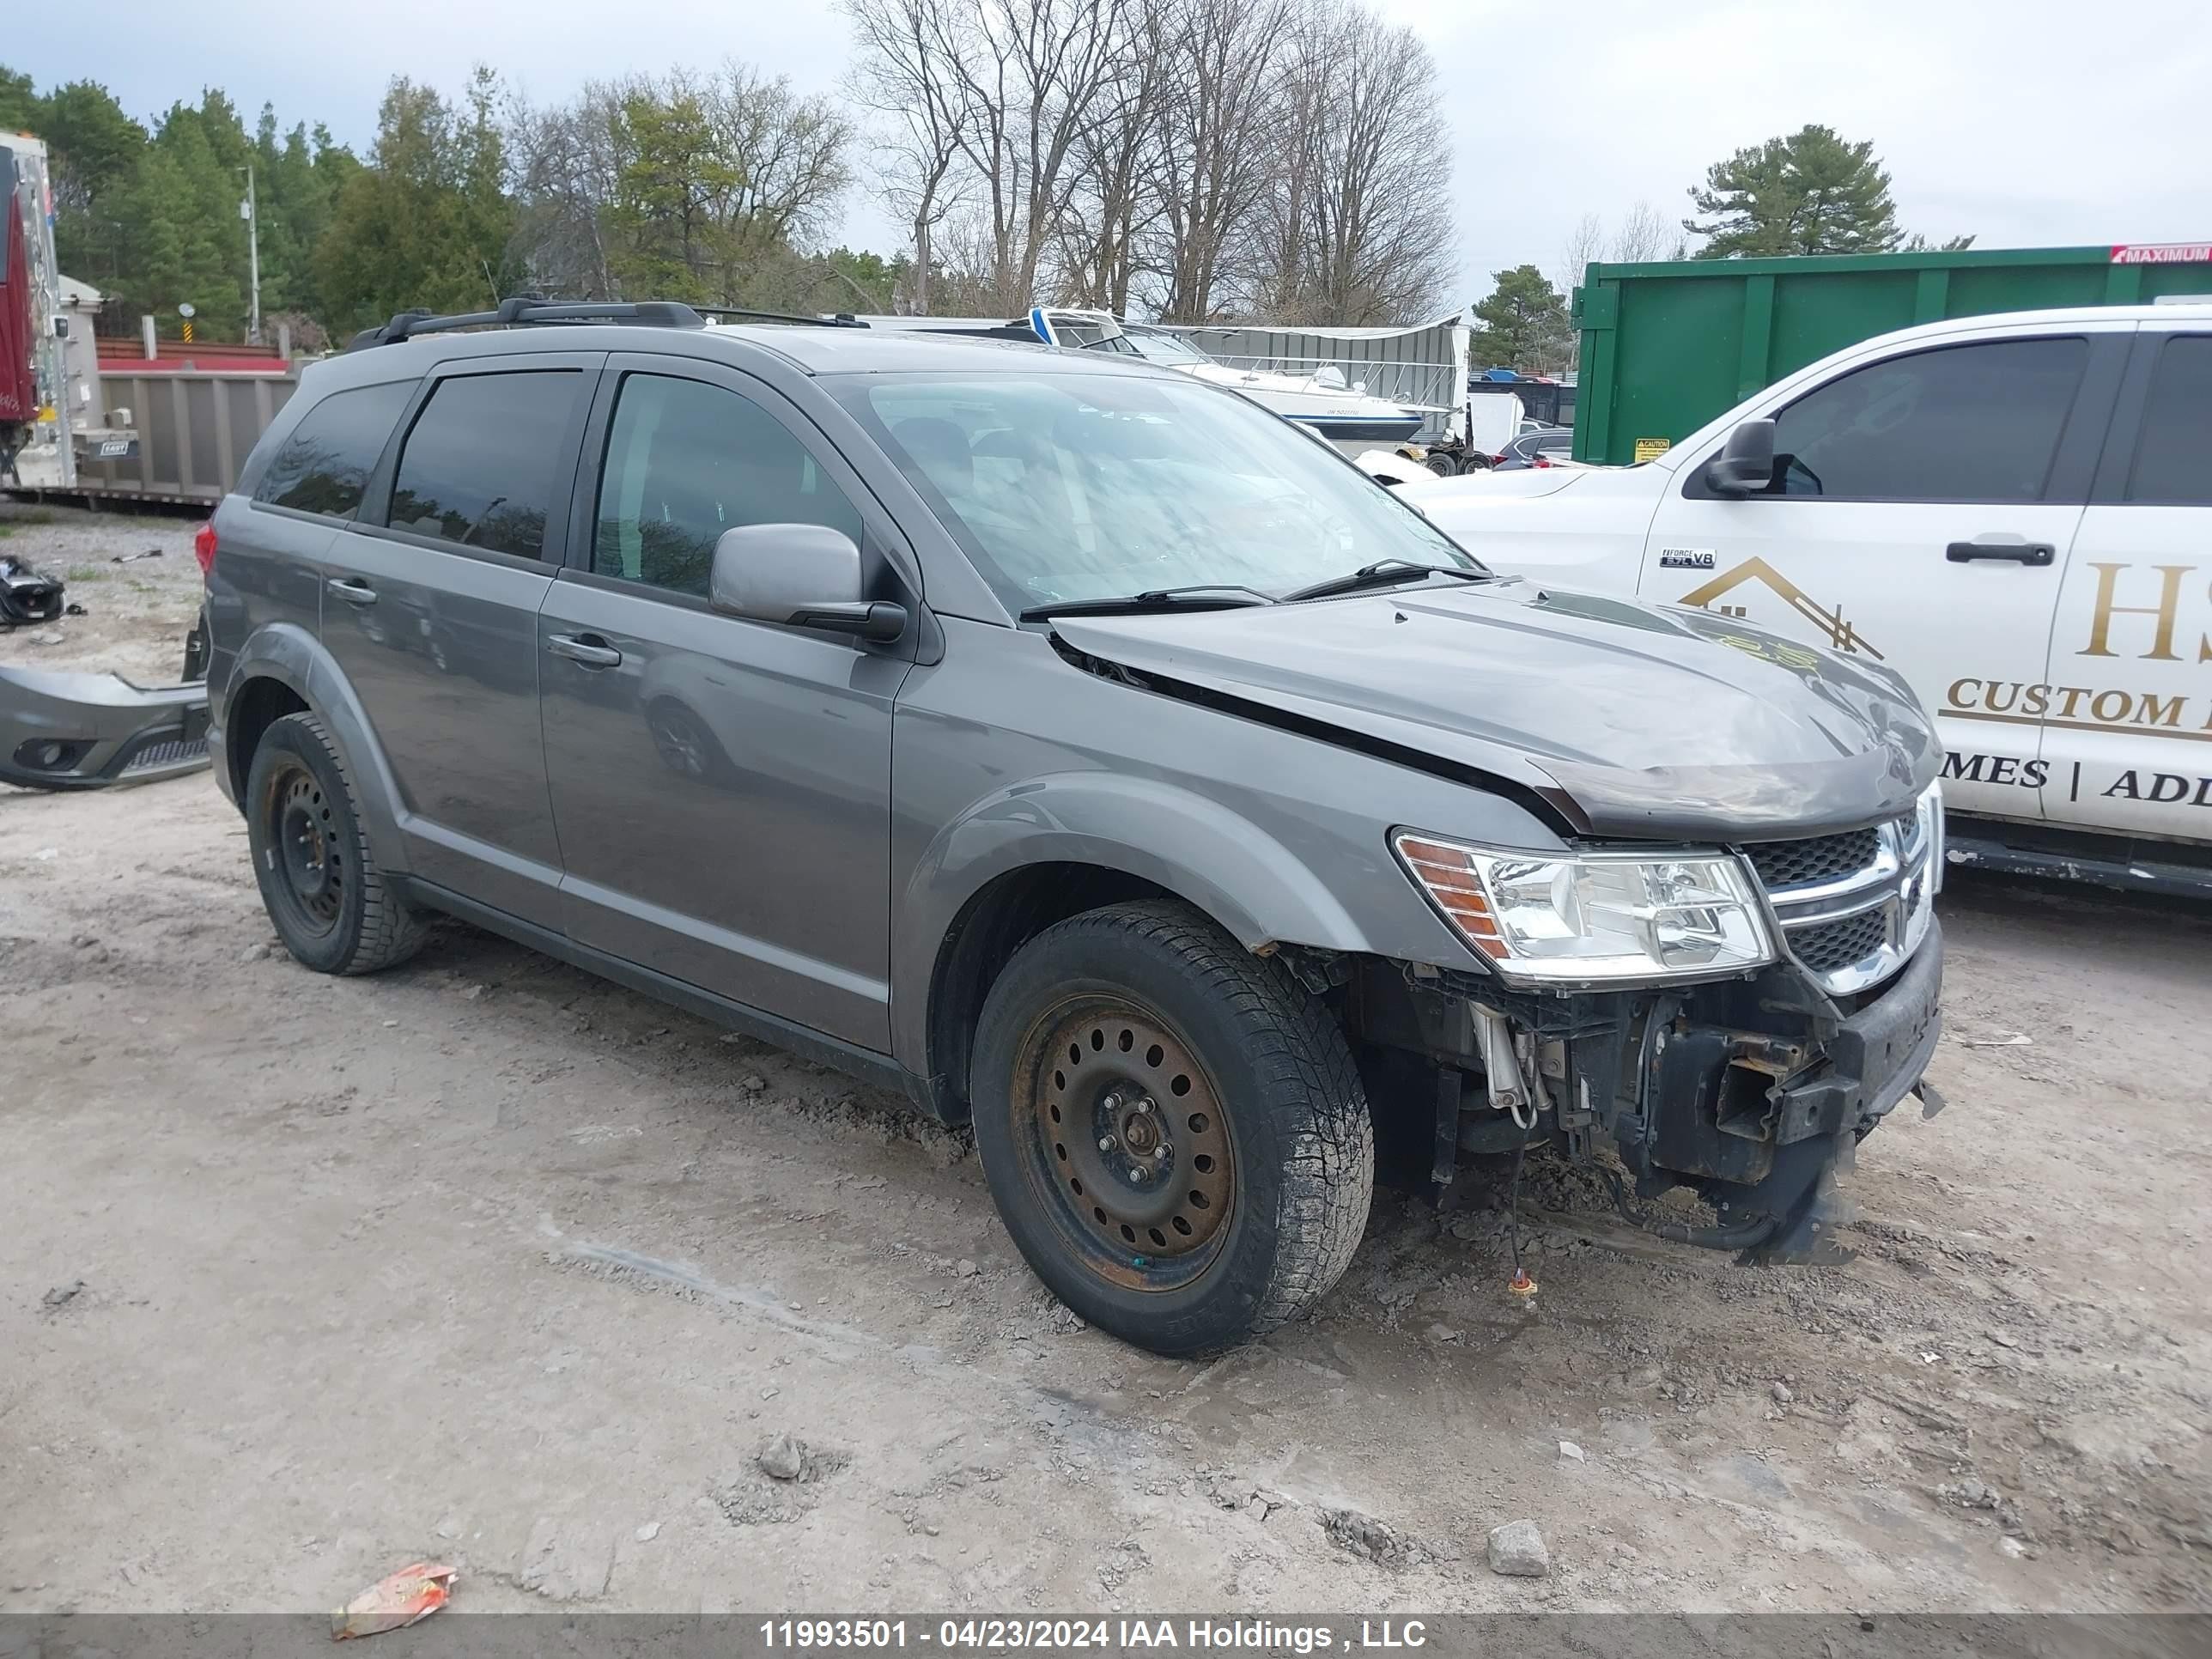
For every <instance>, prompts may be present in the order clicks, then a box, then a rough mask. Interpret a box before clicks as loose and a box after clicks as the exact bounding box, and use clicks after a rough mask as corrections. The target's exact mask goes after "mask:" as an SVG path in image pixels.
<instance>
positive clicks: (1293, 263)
mask: <svg viewBox="0 0 2212 1659" xmlns="http://www.w3.org/2000/svg"><path fill="white" fill-rule="evenodd" d="M842 4H843V6H844V9H845V11H846V15H848V17H849V18H850V19H851V20H852V21H853V24H854V33H855V44H856V48H857V50H856V58H857V60H858V61H857V66H856V68H855V70H854V77H853V82H852V84H853V86H854V88H855V96H856V97H859V98H860V99H861V100H862V101H864V102H865V103H866V105H867V106H868V107H869V108H871V109H872V110H873V111H874V112H876V113H877V115H878V118H879V119H880V121H881V123H882V130H883V131H884V134H885V141H884V143H885V149H886V151H887V152H888V154H889V155H890V157H891V159H892V161H893V165H892V166H891V167H889V168H887V169H886V170H885V172H884V175H883V176H882V178H881V179H879V180H878V189H879V190H880V191H882V193H883V195H884V199H885V200H886V201H887V202H889V203H890V204H892V205H893V206H894V207H895V208H896V210H897V211H898V212H899V213H900V216H901V217H902V219H903V220H904V221H906V222H908V224H909V225H910V226H911V227H912V228H913V234H914V238H915V254H916V256H917V259H916V264H917V276H916V281H917V283H918V291H917V292H916V293H915V295H913V299H914V301H915V305H916V307H917V308H921V307H927V308H928V309H930V310H933V311H937V310H943V309H945V307H946V306H948V305H950V304H951V303H952V299H951V295H952V293H953V291H954V290H956V289H957V292H958V294H959V295H960V300H959V305H960V307H961V308H963V309H973V310H981V311H986V312H995V313H999V314H1001V315H1004V314H1006V313H1009V312H1011V311H1012V310H1015V309H1018V308H1019V307H1023V306H1026V305H1029V304H1030V303H1032V302H1033V301H1036V300H1038V299H1042V298H1047V297H1062V298H1066V299H1072V300H1078V301H1084V302H1087V303H1091V304H1096V305H1101V306H1105V307H1110V308H1112V309H1113V310H1115V311H1117V312H1123V311H1126V310H1127V309H1128V308H1129V307H1130V306H1131V305H1132V304H1133V303H1135V304H1139V305H1145V306H1149V307H1152V308H1153V309H1156V310H1158V312H1160V313H1162V314H1164V315H1166V316H1169V317H1171V318H1176V319H1189V320H1205V319H1214V318H1218V317H1220V316H1222V315H1224V314H1225V313H1230V312H1232V311H1244V312H1248V313H1260V314H1262V315H1267V316H1272V317H1276V318H1280V319H1293V318H1307V319H1327V320H1329V321H1335V322H1370V321H1382V320H1396V319H1407V318H1411V317H1413V316H1417V315H1419V314H1420V313H1422V312H1423V311H1424V310H1425V308H1427V307H1432V306H1434V305H1435V304H1437V300H1438V295H1439V294H1440V292H1441V291H1442V289H1443V285H1444V283H1445V282H1446V281H1447V279H1448V277H1449V266H1450V256H1451V253H1452V251H1453V250H1452V240H1453V235H1452V228H1451V221H1450V215H1449V205H1448V201H1447V189H1446V185H1447V179H1448V176H1449V151H1448V149H1447V148H1446V145H1445V142H1444V134H1443V120H1442V118H1441V114H1440V112H1439V106H1438V89H1437V72H1436V64H1435V62H1434V60H1433V59H1432V58H1431V57H1430V55H1429V52H1428V51H1427V49H1426V47H1425V46H1423V45H1422V44H1421V42H1420V40H1419V39H1418V37H1416V36H1415V35H1414V34H1413V33H1412V32H1411V31H1410V30H1408V29H1405V28H1401V27H1392V26H1391V25H1389V24H1387V23H1385V22H1383V21H1381V20H1380V18H1379V17H1377V16H1376V15H1375V14H1373V13H1372V12H1370V11H1369V10H1368V9H1366V8H1365V5H1364V3H1363V0H842Z"/></svg>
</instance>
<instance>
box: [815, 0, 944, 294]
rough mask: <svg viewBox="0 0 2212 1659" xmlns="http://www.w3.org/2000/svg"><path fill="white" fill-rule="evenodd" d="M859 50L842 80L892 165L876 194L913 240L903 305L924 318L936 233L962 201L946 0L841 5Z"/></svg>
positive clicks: (851, 0) (857, 0)
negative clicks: (874, 126)
mask: <svg viewBox="0 0 2212 1659" xmlns="http://www.w3.org/2000/svg"><path fill="white" fill-rule="evenodd" d="M944 9H945V5H944V0H843V5H842V10H843V11H844V14H845V15H846V16H847V17H848V18H849V19H850V20H851V21H852V24H853V28H854V35H855V44H856V46H857V50H856V52H854V59H853V66H852V69H851V70H850V72H849V73H848V76H847V86H848V90H849V91H850V93H851V94H852V96H853V98H854V101H855V102H856V103H857V104H859V105H860V106H861V107H863V108H865V109H867V110H870V111H872V112H873V113H874V115H875V116H876V118H877V122H878V127H879V129H880V131H881V132H882V133H883V135H884V137H885V140H886V142H885V143H884V146H883V151H882V153H883V154H884V155H886V156H887V157H888V160H889V161H890V165H889V166H888V167H884V169H883V171H882V172H881V173H879V175H878V179H877V189H878V191H879V193H880V194H881V195H882V196H883V198H884V202H885V203H886V204H888V205H889V206H890V209H891V210H892V211H893V212H895V213H896V214H898V215H899V216H900V217H901V219H902V221H903V222H905V224H906V225H907V227H908V229H909V230H910V231H911V232H912V233H913V236H914V254H915V258H914V266H913V274H912V276H910V278H909V279H908V282H909V286H908V295H907V300H908V304H910V305H911V306H912V307H913V308H914V310H915V312H917V313H921V315H924V316H927V314H928V313H929V305H930V277H931V274H932V272H933V270H934V269H935V267H936V262H937V253H936V250H935V248H934V246H933V243H934V241H935V239H936V234H937V229H938V227H939V225H941V224H943V223H944V222H945V216H946V215H947V214H949V213H951V211H952V210H954V209H955V208H956V207H957V205H958V204H959V202H960V199H961V191H962V186H963V184H964V182H965V180H964V179H963V178H962V177H960V176H958V175H957V174H956V173H955V171H954V168H955V166H956V164H957V162H958V161H960V158H961V149H960V136H959V117H958V113H957V110H956V107H955V106H954V103H953V88H954V84H955V83H954V76H953V74H952V71H951V65H949V64H947V63H945V60H944V58H943V56H942V53H943V51H944V48H945V46H946V45H947V44H948V43H949V42H950V41H951V40H952V39H953V38H954V37H953V35H952V34H951V32H950V31H949V30H948V29H947V28H946V27H945V26H944V24H943V22H942V21H941V19H940V14H941V13H942V11H943V10H944Z"/></svg>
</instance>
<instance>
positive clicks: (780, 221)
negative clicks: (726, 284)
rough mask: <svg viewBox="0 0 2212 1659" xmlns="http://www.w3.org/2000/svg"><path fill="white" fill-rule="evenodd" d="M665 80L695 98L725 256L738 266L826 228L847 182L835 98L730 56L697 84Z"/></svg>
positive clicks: (847, 148)
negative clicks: (709, 139) (796, 87)
mask: <svg viewBox="0 0 2212 1659" xmlns="http://www.w3.org/2000/svg"><path fill="white" fill-rule="evenodd" d="M671 84H672V85H675V86H678V87H682V88H684V90H685V91H687V92H688V93H689V94H690V95H691V96H693V97H695V98H696V99H697V100H698V102H699V106H700V107H701V109H702V111H704V112H705V114H706V117H707V124H708V131H710V132H711V133H712V134H713V135H714V139H715V140H716V143H715V145H714V151H715V156H716V160H717V161H718V162H719V164H720V167H719V168H718V171H717V173H716V179H717V184H718V188H716V189H714V191H711V192H710V193H709V196H708V204H709V206H710V207H711V209H712V210H713V212H714V216H715V218H716V219H717V220H718V221H719V222H720V225H721V226H722V227H723V229H724V231H725V233H726V236H727V238H728V241H727V247H726V255H725V257H726V258H729V259H730V260H732V262H734V263H735V264H738V265H739V266H740V267H743V266H744V265H745V264H750V262H752V261H754V260H757V259H759V258H763V257H764V256H765V255H767V254H768V253H769V252H771V251H775V250H781V249H785V248H803V247H805V246H807V245H808V244H809V243H811V241H812V240H814V239H815V238H816V237H817V236H818V235H819V234H821V233H822V232H823V231H824V230H825V229H827V228H828V227H829V224H830V223H831V222H833V219H834V216H835V215H836V210H837V205H838V203H839V200H840V198H841V197H843V195H844V193H845V191H846V190H847V188H848V186H849V185H851V184H852V182H853V173H852V167H851V162H850V156H851V153H852V144H853V125H852V123H851V121H850V120H849V119H848V118H847V117H846V115H845V113H844V112H843V111H842V109H840V108H839V107H838V106H837V104H836V102H835V101H834V100H831V99H829V98H826V97H821V96H814V97H801V96H799V94H797V93H796V92H794V91H793V90H792V86H791V82H789V81H788V80H787V79H786V78H785V77H784V76H773V77H771V76H766V75H763V74H762V73H761V72H760V71H759V70H756V69H754V68H752V67H750V65H748V64H741V63H738V62H737V61H736V60H735V59H729V60H726V61H725V62H724V63H723V64H722V66H721V68H720V69H719V70H716V71H715V72H714V74H712V75H711V76H704V77H702V78H699V79H697V80H693V79H692V78H691V77H690V76H687V75H685V73H684V71H682V70H678V71H677V72H676V73H675V75H673V76H671ZM725 178H726V179H727V182H726V183H723V182H721V180H722V179H725ZM732 301H733V302H734V295H733V296H732Z"/></svg>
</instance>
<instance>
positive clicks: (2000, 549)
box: [1943, 542, 2057, 564]
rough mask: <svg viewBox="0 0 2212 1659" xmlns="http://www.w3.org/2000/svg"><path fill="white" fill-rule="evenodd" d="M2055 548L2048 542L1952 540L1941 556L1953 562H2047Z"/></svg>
mask: <svg viewBox="0 0 2212 1659" xmlns="http://www.w3.org/2000/svg"><path fill="white" fill-rule="evenodd" d="M2056 554H2057V549H2056V548H2054V547H2053V546H2051V544H2050V543H2049V542H1953V543H1952V544H1950V546H1948V547H1947V548H1945V549H1944V550H1943V556H1944V557H1945V558H1947V559H1948V560H1950V562H1952V563H1953V564H1965V563H1966V562H1967V561H1969V560H1970V559H2008V560H2010V561H2011V562H2013V563H2015V564H2049V563H2050V562H2051V559H2052V557H2053V556H2055V555H2056Z"/></svg>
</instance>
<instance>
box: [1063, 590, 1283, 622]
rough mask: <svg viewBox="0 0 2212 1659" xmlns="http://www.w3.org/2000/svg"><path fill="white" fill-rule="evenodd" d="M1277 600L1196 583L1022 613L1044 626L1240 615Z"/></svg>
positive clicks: (1253, 592)
mask: <svg viewBox="0 0 2212 1659" xmlns="http://www.w3.org/2000/svg"><path fill="white" fill-rule="evenodd" d="M1273 604H1274V600H1273V599H1270V598H1269V597H1268V596H1267V594H1265V593H1262V592H1261V591H1260V590H1259V589H1258V588H1256V587H1245V586H1241V585H1239V584H1237V583H1236V582H1194V583H1193V584H1192V585H1191V586H1188V587H1154V588H1148V589H1147V590H1146V591H1145V592H1142V593H1123V594H1121V595H1119V596H1118V597H1115V598H1113V599H1054V600H1053V601H1051V602H1050V603H1049V604H1046V605H1031V606H1030V607H1029V609H1027V610H1026V611H1023V612H1022V613H1021V619H1022V621H1024V622H1042V621H1043V620H1044V619H1045V618H1046V617H1121V616H1135V615H1139V614H1140V613H1142V612H1144V611H1237V610H1242V609H1243V608H1244V607H1245V606H1247V605H1273Z"/></svg>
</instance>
